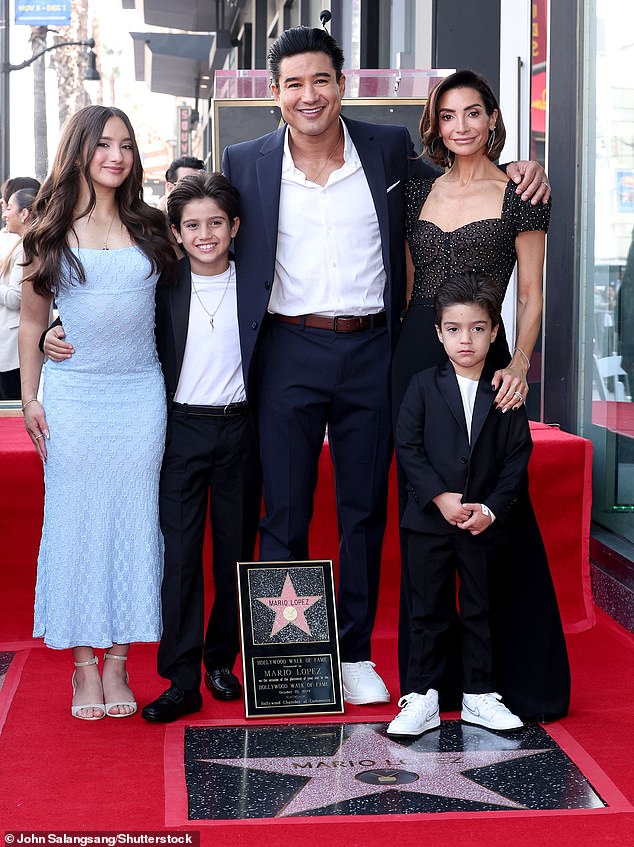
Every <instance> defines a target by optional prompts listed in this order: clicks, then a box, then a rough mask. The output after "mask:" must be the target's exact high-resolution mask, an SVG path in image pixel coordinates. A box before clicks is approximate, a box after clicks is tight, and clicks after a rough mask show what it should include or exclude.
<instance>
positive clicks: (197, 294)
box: [192, 264, 233, 332]
mask: <svg viewBox="0 0 634 847" xmlns="http://www.w3.org/2000/svg"><path fill="white" fill-rule="evenodd" d="M227 270H228V271H229V273H228V275H227V281H226V283H225V287H224V291H223V292H222V294H221V296H220V300H218V305H217V306H216V308H215V309H214V310H213V312H210V311H209V309H207V308H205V304H204V303H203V301H202V299H201V296H200V294H199V293H198V289H197V288H196V283H195V282H194V279H193V277H192V288H193V289H194V294H195V295H196V297H197V299H198V302H199V303H200V307H201V309H202V310H203V312H205V314H206V315H207V317H208V318H209V325H210V326H211V330H212V332H213V330H214V329H215V327H214V317H215V316H216V313H217V312H218V309H219V308H220V307H221V306H222V301H223V300H224V299H225V294H226V293H227V289H228V288H229V283H230V282H231V277H232V275H233V266H232V265H231V264H229V267H228V269H227Z"/></svg>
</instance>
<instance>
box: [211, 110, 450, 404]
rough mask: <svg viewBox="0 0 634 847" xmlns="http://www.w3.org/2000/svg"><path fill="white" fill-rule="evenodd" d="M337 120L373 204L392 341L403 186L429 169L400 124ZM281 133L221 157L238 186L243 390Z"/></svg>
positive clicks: (271, 244)
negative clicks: (350, 144) (347, 136)
mask: <svg viewBox="0 0 634 847" xmlns="http://www.w3.org/2000/svg"><path fill="white" fill-rule="evenodd" d="M343 120H344V122H345V124H346V127H347V128H348V131H349V133H350V137H351V139H352V142H353V143H354V146H355V148H356V150H357V153H358V154H359V158H360V160H361V163H362V165H363V170H364V173H365V175H366V178H367V181H368V185H369V187H370V192H371V194H372V199H373V201H374V206H375V209H376V214H377V219H378V223H379V229H380V232H381V247H382V252H383V264H384V267H385V271H386V274H387V281H386V287H385V297H384V302H385V310H386V312H387V317H388V328H389V330H390V333H391V337H392V343H394V342H395V340H396V335H397V332H398V327H399V318H400V314H401V311H402V309H403V308H404V306H405V226H404V198H403V189H404V184H405V182H406V181H407V179H409V178H410V177H411V176H429V175H432V174H436V171H435V170H434V169H433V168H431V167H430V166H429V165H426V164H425V163H424V162H422V161H421V160H420V159H417V158H416V154H415V152H414V148H413V145H412V140H411V138H410V135H409V133H408V131H407V130H406V129H405V128H404V127H400V126H380V125H376V124H370V123H365V122H363V121H355V120H350V119H349V118H344V119H343ZM284 132H285V127H281V128H280V129H278V130H276V131H275V132H272V133H269V134H268V135H265V136H263V137H261V138H257V139H255V140H254V141H245V142H243V143H241V144H236V145H231V146H230V147H227V148H226V150H225V151H224V155H223V159H222V170H223V173H224V174H225V176H226V177H227V179H229V180H230V181H231V182H232V183H233V184H234V185H235V186H236V188H237V189H238V190H239V192H240V209H241V214H240V230H239V231H238V234H237V236H236V241H235V244H236V278H237V283H238V323H239V326H240V344H241V347H242V362H243V369H244V373H245V374H246V375H247V377H248V381H247V391H249V381H250V380H252V377H253V367H252V365H253V360H254V354H255V351H256V347H257V342H258V340H259V338H260V337H261V332H262V330H263V328H265V326H266V314H267V306H268V302H269V299H270V296H271V287H272V284H273V278H274V275H275V253H276V249H277V225H278V217H279V205H280V185H281V179H282V158H283V153H284Z"/></svg>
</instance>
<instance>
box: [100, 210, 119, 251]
mask: <svg viewBox="0 0 634 847" xmlns="http://www.w3.org/2000/svg"><path fill="white" fill-rule="evenodd" d="M116 213H117V210H116V209H115V210H114V211H113V213H112V217H111V218H110V226H109V227H108V232H107V233H106V239H105V241H104V243H103V247H102V248H101V249H102V250H107V249H108V239H109V238H110V231H111V229H112V224H113V223H114V216H115V215H116Z"/></svg>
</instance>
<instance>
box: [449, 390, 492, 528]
mask: <svg viewBox="0 0 634 847" xmlns="http://www.w3.org/2000/svg"><path fill="white" fill-rule="evenodd" d="M456 379H457V380H458V388H459V389H460V395H461V397H462V408H463V409H464V416H465V419H466V421H467V434H468V435H469V444H471V423H472V421H473V407H474V406H475V398H476V393H477V391H478V382H479V381H480V380H479V379H469V377H468V376H459V375H458V374H456ZM485 509H486V506H485V505H484V504H483V509H482V511H483V512H484V510H485ZM488 512H489V514H490V515H491V523H493V521H494V520H495V515H494V514H493V512H492V511H491V510H490V509H489V510H488ZM485 514H486V512H485Z"/></svg>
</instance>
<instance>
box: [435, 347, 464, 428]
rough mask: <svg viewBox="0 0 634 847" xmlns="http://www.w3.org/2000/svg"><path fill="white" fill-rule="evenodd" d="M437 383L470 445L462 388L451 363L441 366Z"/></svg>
mask: <svg viewBox="0 0 634 847" xmlns="http://www.w3.org/2000/svg"><path fill="white" fill-rule="evenodd" d="M436 381H437V385H438V390H439V391H440V393H441V394H442V396H443V399H444V400H445V402H446V404H447V405H448V406H449V409H450V411H451V414H452V415H453V416H454V418H455V419H456V421H457V423H458V425H459V426H460V429H461V430H462V432H463V434H464V436H465V438H466V439H467V443H468V442H469V434H468V432H467V421H466V418H465V416H464V407H463V405H462V395H461V394H460V388H459V387H458V380H457V379H456V373H455V371H454V369H453V365H452V364H451V363H450V362H448V361H447V362H444V363H443V364H442V365H439V367H438V372H437V376H436Z"/></svg>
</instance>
